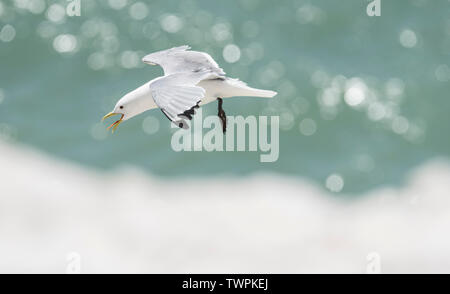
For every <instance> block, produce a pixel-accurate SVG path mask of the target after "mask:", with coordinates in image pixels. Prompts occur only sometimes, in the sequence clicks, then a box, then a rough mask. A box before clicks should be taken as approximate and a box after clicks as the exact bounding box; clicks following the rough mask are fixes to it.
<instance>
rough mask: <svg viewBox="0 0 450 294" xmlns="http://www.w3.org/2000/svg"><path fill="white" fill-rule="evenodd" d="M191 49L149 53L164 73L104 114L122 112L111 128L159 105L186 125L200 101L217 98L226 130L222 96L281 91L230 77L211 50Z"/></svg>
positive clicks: (266, 94)
mask: <svg viewBox="0 0 450 294" xmlns="http://www.w3.org/2000/svg"><path fill="white" fill-rule="evenodd" d="M189 49H191V48H190V47H189V46H180V47H175V48H171V49H167V50H163V51H159V52H155V53H151V54H149V55H146V56H145V57H144V58H143V59H142V61H143V62H144V63H146V64H150V65H159V66H161V67H162V68H163V70H164V76H162V77H158V78H156V79H153V80H151V81H150V82H147V83H145V84H144V85H142V86H140V87H139V88H137V89H135V90H133V91H131V92H129V93H128V94H126V95H125V96H123V97H122V98H121V99H120V100H119V101H118V102H117V104H116V106H115V107H114V110H113V111H111V112H110V113H108V114H107V115H105V116H104V117H103V120H104V119H106V118H108V117H110V116H113V115H121V117H120V119H119V120H117V121H116V122H114V123H113V124H111V125H110V126H109V127H108V129H109V128H111V127H112V131H113V132H114V131H115V129H116V128H117V127H118V126H119V124H120V123H121V122H122V121H125V120H127V119H130V118H132V117H134V116H136V115H138V114H140V113H142V112H144V111H147V110H150V109H153V108H158V107H159V108H160V109H161V110H162V112H163V113H164V114H165V115H166V116H167V118H168V119H169V120H171V121H172V122H173V123H175V124H176V125H177V126H178V127H180V128H185V129H186V128H188V124H187V123H186V121H185V120H184V119H189V120H190V119H192V115H194V114H195V109H197V108H199V105H203V104H207V103H210V102H213V101H215V100H217V101H218V116H219V118H220V119H221V122H222V129H223V132H224V133H225V131H226V116H225V112H224V110H223V109H222V102H223V101H222V98H228V97H234V96H254V97H268V98H270V97H273V96H275V95H276V94H277V93H276V92H274V91H269V90H261V89H255V88H251V87H249V86H247V84H246V83H244V82H242V81H240V80H238V79H232V78H229V77H226V76H225V72H224V71H223V70H222V69H221V68H220V67H219V66H218V64H217V63H216V62H215V61H214V59H212V57H211V56H210V55H209V54H207V53H204V52H198V51H188V50H189Z"/></svg>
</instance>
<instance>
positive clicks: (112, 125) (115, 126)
mask: <svg viewBox="0 0 450 294" xmlns="http://www.w3.org/2000/svg"><path fill="white" fill-rule="evenodd" d="M118 114H120V115H121V117H120V119H119V120H116V121H115V122H113V123H112V124H111V125H110V126H109V127H108V130H109V129H110V128H112V132H113V133H114V131H115V130H116V129H117V127H118V126H119V125H120V123H121V122H123V114H121V113H115V112H110V113H108V114H107V115H105V116H104V117H103V118H102V121H104V120H105V119H107V118H108V117H111V116H113V115H118Z"/></svg>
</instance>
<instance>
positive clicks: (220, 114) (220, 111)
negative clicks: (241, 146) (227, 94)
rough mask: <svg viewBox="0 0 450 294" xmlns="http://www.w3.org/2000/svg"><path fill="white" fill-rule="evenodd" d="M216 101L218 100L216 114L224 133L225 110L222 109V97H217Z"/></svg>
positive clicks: (225, 123)
mask: <svg viewBox="0 0 450 294" xmlns="http://www.w3.org/2000/svg"><path fill="white" fill-rule="evenodd" d="M217 101H218V102H219V104H218V106H219V109H218V113H217V115H218V116H219V118H220V121H221V122H222V131H223V133H224V134H225V132H226V131H227V116H226V115H225V111H223V108H222V103H223V101H222V98H217Z"/></svg>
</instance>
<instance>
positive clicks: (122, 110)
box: [102, 94, 142, 133]
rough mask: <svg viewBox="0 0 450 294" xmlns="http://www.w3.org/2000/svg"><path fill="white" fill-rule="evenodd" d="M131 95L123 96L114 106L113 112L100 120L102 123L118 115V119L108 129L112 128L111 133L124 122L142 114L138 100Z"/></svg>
mask: <svg viewBox="0 0 450 294" xmlns="http://www.w3.org/2000/svg"><path fill="white" fill-rule="evenodd" d="M133 98H134V97H133V95H130V94H127V95H125V96H123V97H122V98H121V99H120V100H119V101H118V102H117V103H116V106H114V110H113V111H111V112H110V113H108V114H107V115H105V116H104V117H103V118H102V121H104V120H105V119H107V118H108V117H111V116H115V115H120V118H119V119H118V120H116V121H115V122H113V123H112V124H111V125H110V126H109V127H108V130H109V129H110V128H112V132H113V133H114V131H115V130H116V129H117V127H118V126H119V125H120V124H121V123H122V122H123V121H125V120H127V119H130V118H132V117H133V116H136V115H138V114H140V113H141V112H142V108H141V107H140V104H139V102H140V101H139V100H138V99H133Z"/></svg>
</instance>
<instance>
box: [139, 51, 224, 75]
mask: <svg viewBox="0 0 450 294" xmlns="http://www.w3.org/2000/svg"><path fill="white" fill-rule="evenodd" d="M188 49H190V47H189V46H181V47H175V48H171V49H168V50H164V51H159V52H155V53H151V54H149V55H147V56H145V57H144V58H143V59H142V61H144V62H145V63H148V64H157V65H160V66H161V67H162V68H163V70H164V75H166V76H167V75H171V74H174V73H180V72H201V71H210V72H212V73H214V74H216V75H219V76H224V75H225V72H224V71H223V69H221V68H220V67H219V65H218V64H217V62H215V61H214V59H213V58H212V57H211V56H210V55H209V54H207V53H204V52H198V51H187V50H188Z"/></svg>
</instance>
